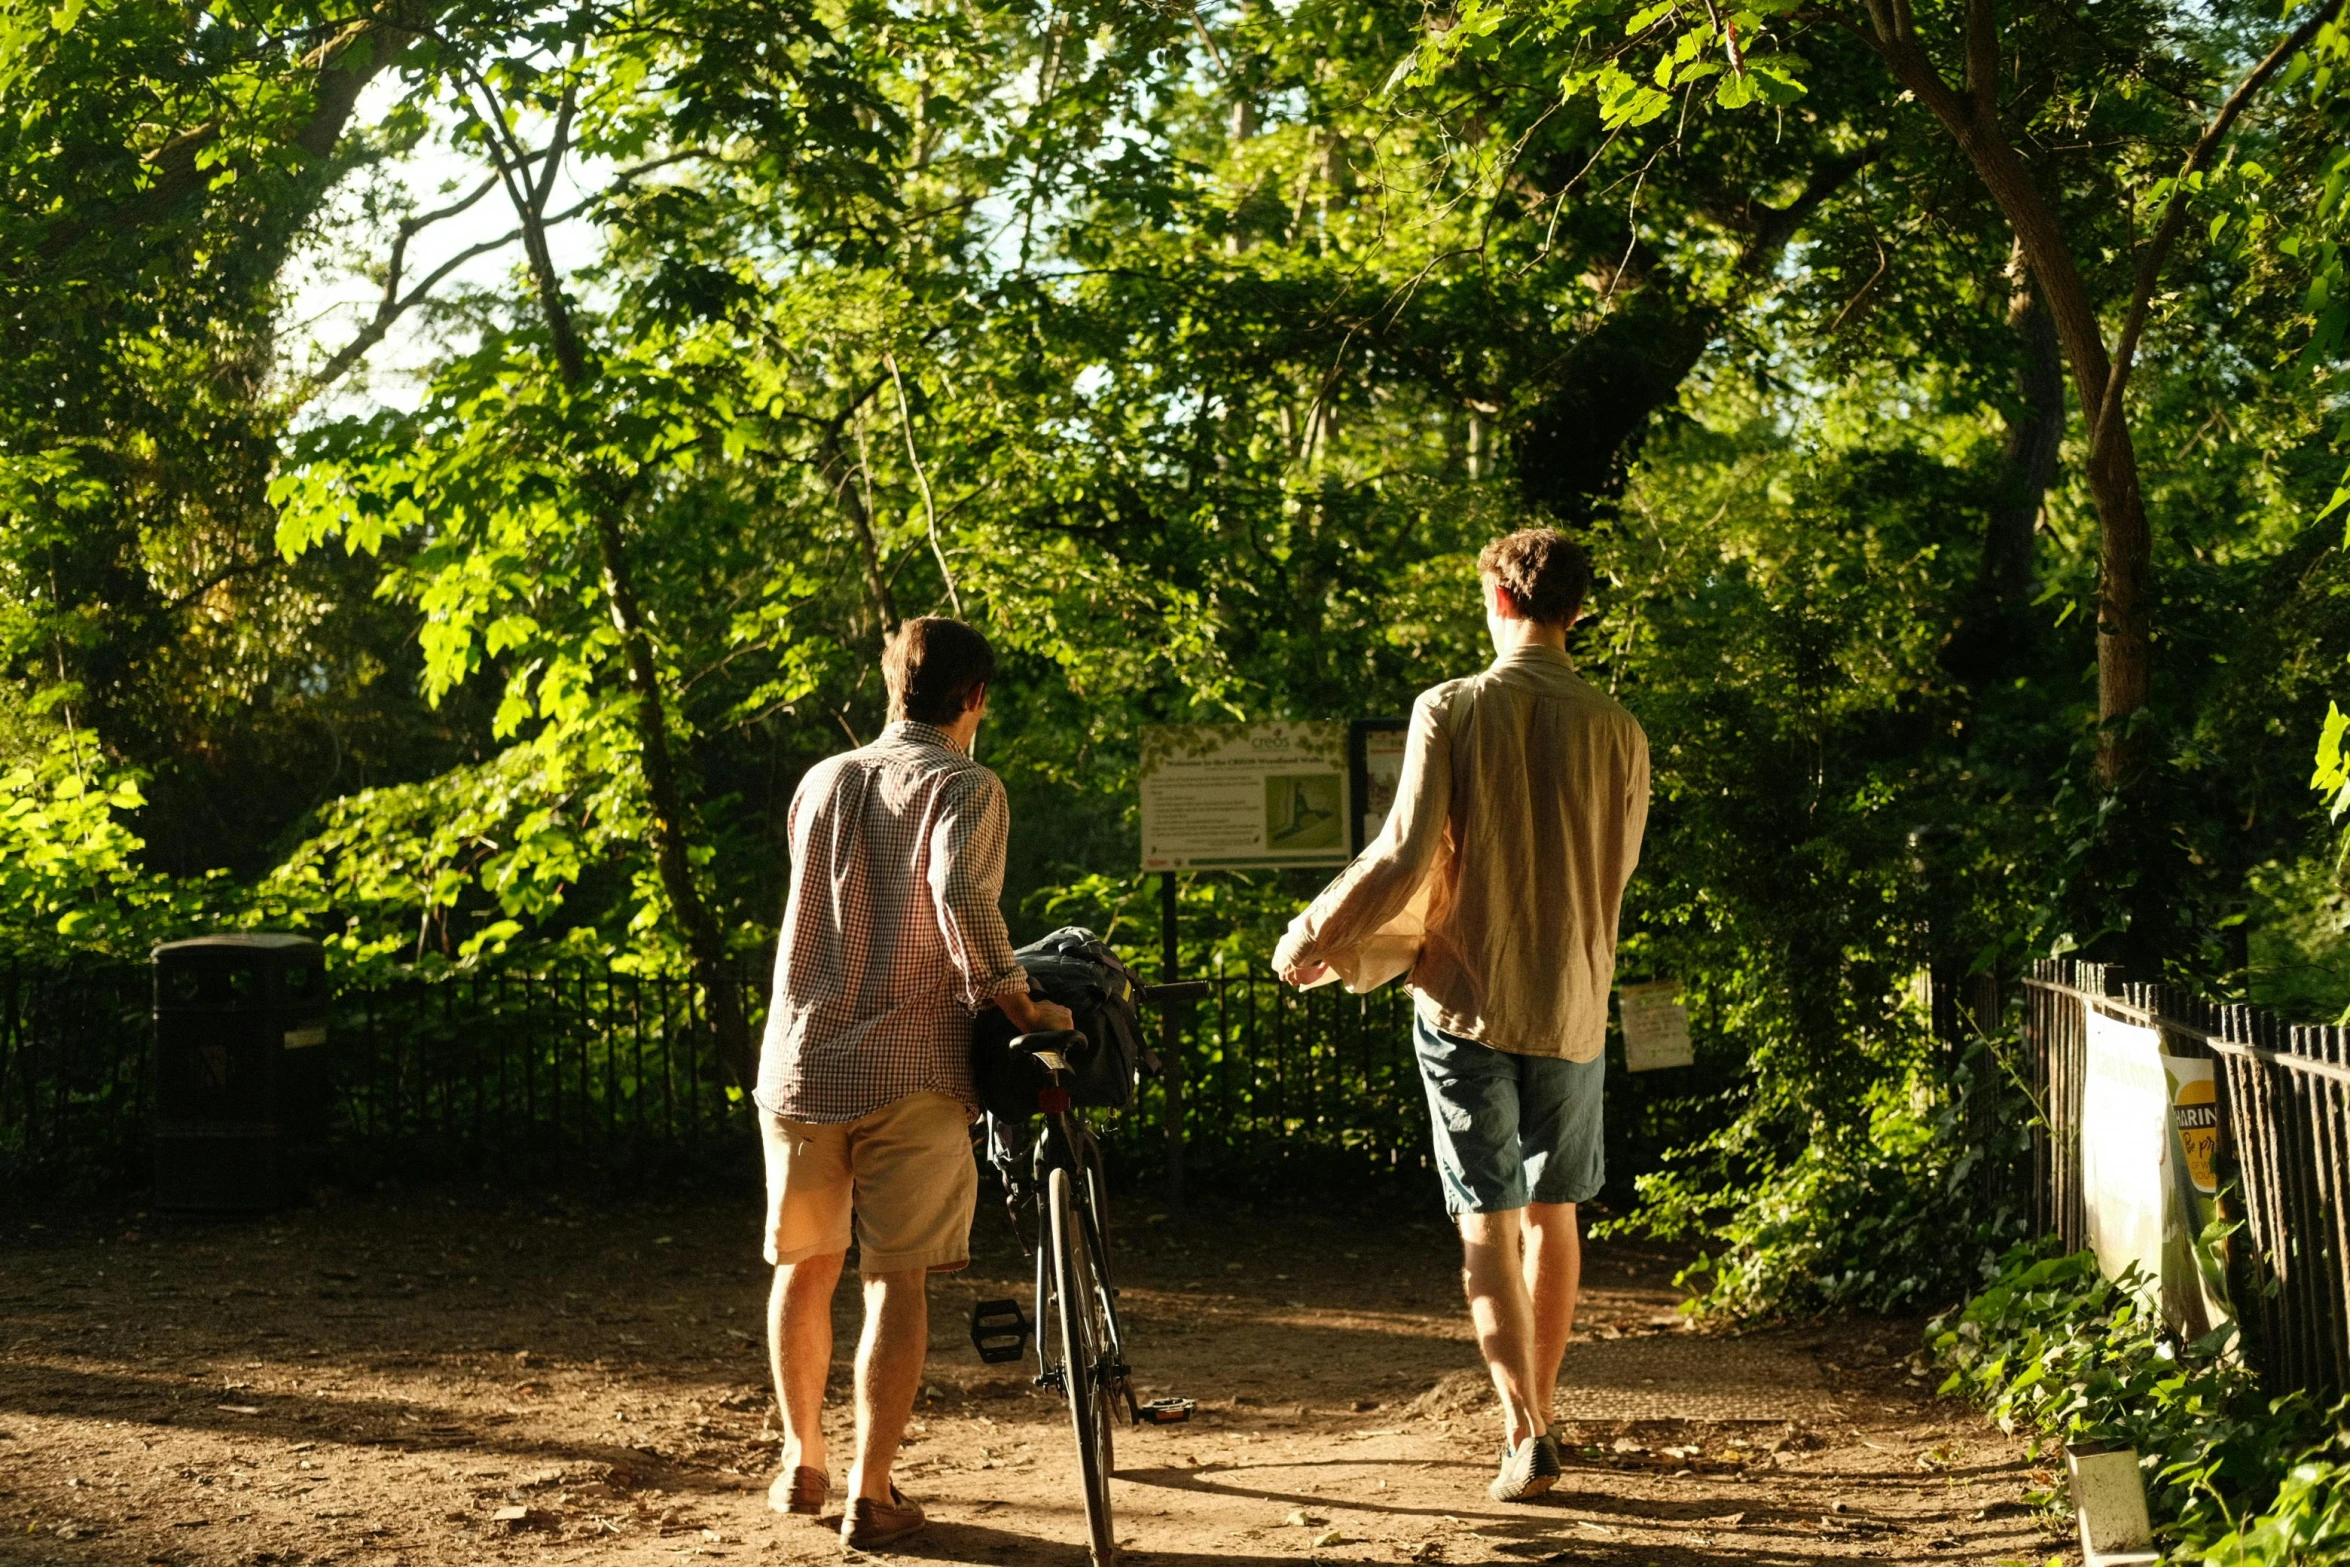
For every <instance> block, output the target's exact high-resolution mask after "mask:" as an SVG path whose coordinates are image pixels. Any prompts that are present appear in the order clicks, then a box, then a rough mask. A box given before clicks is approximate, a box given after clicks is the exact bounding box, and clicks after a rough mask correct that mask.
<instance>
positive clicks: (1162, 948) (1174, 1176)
mask: <svg viewBox="0 0 2350 1567" xmlns="http://www.w3.org/2000/svg"><path fill="white" fill-rule="evenodd" d="M1175 908H1176V898H1175V873H1174V872H1173V871H1171V870H1169V871H1161V872H1159V982H1160V983H1161V984H1164V985H1171V984H1173V983H1174V982H1175V979H1176V977H1177V975H1178V973H1179V972H1180V970H1181V968H1182V964H1183V954H1182V952H1181V950H1180V949H1179V948H1178V947H1177V946H1176V944H1175ZM1177 1010H1178V1006H1177V1004H1175V1003H1169V1004H1168V1005H1165V1006H1162V1007H1160V1008H1159V1079H1160V1081H1161V1082H1162V1083H1163V1084H1165V1086H1166V1090H1167V1202H1168V1205H1169V1206H1170V1207H1172V1208H1173V1209H1174V1210H1175V1211H1176V1212H1177V1213H1181V1212H1182V1211H1183V1087H1184V1084H1183V1077H1184V1072H1183V1030H1182V1027H1181V1024H1180V1022H1179V1021H1178V1019H1177V1018H1176V1016H1175V1014H1176V1012H1177Z"/></svg>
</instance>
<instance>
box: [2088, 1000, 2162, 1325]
mask: <svg viewBox="0 0 2350 1567" xmlns="http://www.w3.org/2000/svg"><path fill="white" fill-rule="evenodd" d="M2086 1055H2087V1070H2086V1071H2085V1073H2084V1074H2083V1077H2082V1081H2081V1197H2082V1202H2083V1204H2084V1206H2085V1208H2086V1210H2087V1216H2088V1221H2089V1249H2090V1250H2091V1251H2094V1252H2095V1253H2096V1254H2097V1266H2098V1268H2099V1270H2100V1271H2102V1272H2103V1273H2104V1274H2105V1276H2106V1277H2107V1278H2114V1279H2118V1278H2120V1277H2121V1276H2122V1274H2123V1272H2124V1271H2125V1270H2127V1269H2129V1268H2130V1267H2132V1266H2133V1265H2134V1266H2135V1267H2136V1268H2137V1269H2138V1271H2139V1273H2140V1274H2141V1275H2142V1276H2143V1287H2144V1288H2146V1289H2148V1290H2150V1291H2151V1290H2155V1289H2159V1288H2160V1286H2161V1283H2162V1273H2163V1244H2162V1242H2163V1209H2164V1206H2165V1204H2164V1197H2165V1194H2166V1189H2167V1188H2168V1186H2169V1184H2170V1182H2169V1173H2170V1172H2169V1171H2168V1170H2167V1169H2166V1168H2165V1165H2166V1163H2167V1156H2168V1154H2169V1151H2170V1148H2169V1144H2170V1119H2171V1098H2170V1079H2169V1078H2168V1077H2167V1076H2166V1075H2165V1074H2164V1072H2163V1070H2162V1040H2161V1037H2160V1036H2159V1035H2158V1034H2157V1033H2156V1032H2155V1031H2154V1030H2153V1029H2151V1028H2142V1027H2140V1026H2139V1025H2137V1024H2135V1023H2124V1022H2121V1021H2119V1020H2117V1019H2115V1018H2111V1017H2108V1016H2106V1015H2105V1014H2104V1013H2102V1012H2100V1011H2098V1010H2097V1009H2096V1008H2095V1007H2091V1008H2090V1009H2089V1037H2088V1042H2087V1052H2086Z"/></svg>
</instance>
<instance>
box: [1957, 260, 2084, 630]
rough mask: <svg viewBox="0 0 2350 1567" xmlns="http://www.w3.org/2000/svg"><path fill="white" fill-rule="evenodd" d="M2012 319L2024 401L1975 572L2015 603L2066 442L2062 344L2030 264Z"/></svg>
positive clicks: (2028, 585) (2011, 427) (1998, 596)
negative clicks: (2019, 346)
mask: <svg viewBox="0 0 2350 1567" xmlns="http://www.w3.org/2000/svg"><path fill="white" fill-rule="evenodd" d="M2007 321H2008V325H2009V326H2011V327H2013V328H2014V329H2015V334H2016V336H2017V338H2018V339H2020V340H2021V342H2022V346H2023V351H2024V357H2023V363H2021V364H2020V365H2018V366H2017V367H2016V373H2015V383H2016V392H2017V393H2018V395H2019V396H2021V398H2022V399H2023V408H2022V410H2021V412H2019V413H2018V415H2017V416H2016V417H2015V418H2014V419H2012V420H2010V421H2009V423H2008V426H2007V449H2006V452H2005V453H2004V458H2005V461H2004V464H2003V468H2004V471H2003V472H2002V473H2001V475H2000V483H1999V493H1998V495H1997V496H1996V497H1995V498H1994V499H1993V501H1992V503H1991V515H1990V517H1989V518H1988V519H1987V520H1986V521H1985V523H1984V527H1983V559H1982V563H1981V566H1980V568H1979V569H1978V571H1977V573H1976V580H1977V581H1978V583H1980V585H1981V586H1982V588H1983V590H1984V591H1985V592H1986V593H1987V594H1989V595H1990V596H1991V597H1992V598H1993V599H1994V600H1996V601H1997V602H2000V603H2003V604H2015V603H2017V602H2020V601H2021V600H2022V599H2023V598H2024V597H2025V595H2027V594H2028V593H2030V592H2031V590H2032V540H2033V536H2034V535H2035V534H2036V533H2037V532H2038V531H2039V527H2040V508H2041V506H2042V504H2043V503H2044V502H2045V501H2046V500H2047V498H2048V491H2049V489H2050V487H2051V486H2053V485H2054V484H2055V483H2056V463H2057V455H2058V452H2059V450H2060V448H2061V447H2062V446H2063V444H2064V418H2065V407H2064V350H2063V348H2062V347H2061V346H2060V345H2059V344H2058V343H2057V341H2056V323H2055V322H2054V321H2053V320H2051V319H2050V318H2049V315H2048V312H2047V310H2046V309H2045V308H2044V307H2043V306H2042V305H2041V303H2040V296H2039V294H2038V293H2037V291H2035V290H2034V289H2033V287H2032V281H2031V276H2030V273H2029V271H2028V270H2026V271H2025V272H2024V275H2022V276H2020V277H2018V278H2017V279H2016V289H2015V294H2014V297H2013V299H2012V301H2011V302H2010V304H2009V307H2008V312H2007Z"/></svg>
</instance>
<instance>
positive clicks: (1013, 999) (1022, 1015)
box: [995, 990, 1077, 1034]
mask: <svg viewBox="0 0 2350 1567" xmlns="http://www.w3.org/2000/svg"><path fill="white" fill-rule="evenodd" d="M995 1004H996V1005H997V1006H998V1007H1000V1008H1002V1009H1003V1014H1004V1016H1006V1017H1008V1018H1010V1019H1011V1020H1012V1026H1013V1027H1014V1028H1016V1029H1018V1030H1019V1031H1020V1032H1021V1033H1023V1034H1041V1033H1044V1032H1045V1031H1046V1030H1048V1029H1056V1028H1075V1027H1076V1026H1077V1019H1076V1018H1074V1017H1072V1016H1070V1014H1069V1009H1068V1008H1067V1007H1065V1006H1062V1005H1061V1004H1060V1003H1059V1002H1056V1001H1041V1000H1038V999H1037V998H1035V997H1033V996H1031V995H1029V994H1028V993H1027V992H1026V991H1022V990H1007V991H1005V992H1004V993H1003V994H1002V995H1000V996H998V997H996V998H995Z"/></svg>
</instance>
